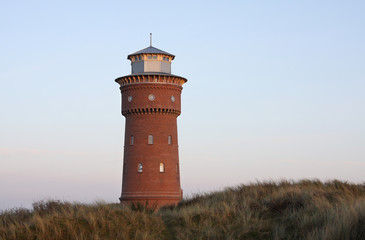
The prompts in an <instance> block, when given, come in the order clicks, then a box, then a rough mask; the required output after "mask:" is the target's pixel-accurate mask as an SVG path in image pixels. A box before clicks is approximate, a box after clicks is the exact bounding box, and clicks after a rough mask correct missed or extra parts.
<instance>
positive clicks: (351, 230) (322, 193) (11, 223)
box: [0, 180, 365, 240]
mask: <svg viewBox="0 0 365 240" xmlns="http://www.w3.org/2000/svg"><path fill="white" fill-rule="evenodd" d="M0 239H1V240H2V239H6V240H8V239H25V240H27V239H39V240H42V239H80V240H83V239H328V240H336V239H339V240H340V239H341V240H342V239H365V185H364V184H362V185H355V184H349V183H345V182H340V181H331V182H326V183H323V182H320V181H309V180H302V181H299V182H291V181H281V182H264V183H256V184H250V185H240V186H237V187H233V188H227V189H225V190H224V191H221V192H214V193H207V194H202V195H197V196H195V197H192V198H190V199H187V200H184V201H182V202H181V203H180V204H179V205H178V206H177V207H173V206H167V207H164V208H162V209H160V210H159V211H153V208H149V207H144V206H135V207H134V208H131V207H128V206H123V205H120V204H102V203H98V204H91V205H86V204H77V203H76V204H71V203H65V202H58V201H48V202H38V203H34V204H33V209H32V210H27V209H12V210H9V211H4V212H2V213H0Z"/></svg>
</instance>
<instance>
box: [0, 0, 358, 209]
mask: <svg viewBox="0 0 365 240" xmlns="http://www.w3.org/2000/svg"><path fill="white" fill-rule="evenodd" d="M364 12H365V2H364V1H329V0H328V1H318V0H315V1H311V0H309V1H308V0H306V1H289V0H288V1H280V0H278V1H199V2H198V1H0V36H1V37H0V56H1V57H0V83H1V85H0V114H1V115H0V116H1V117H0V209H5V208H10V207H16V206H24V207H29V206H30V205H31V203H32V202H33V201H36V200H41V199H45V198H53V199H61V200H69V201H82V202H91V201H94V200H105V201H112V202H116V201H118V197H119V196H120V191H121V189H120V188H121V167H122V150H123V144H124V143H123V134H124V117H123V116H122V115H121V114H120V92H119V89H118V84H116V83H115V82H114V79H115V78H117V77H119V76H122V75H127V74H129V73H130V62H129V61H128V60H127V55H128V54H130V53H133V52H135V51H138V50H140V49H143V48H145V47H147V46H148V45H149V33H150V32H152V33H153V45H154V46H155V47H157V48H160V49H162V50H164V51H167V52H170V53H172V54H174V55H176V58H175V60H174V61H173V65H172V72H173V73H174V74H176V75H181V76H183V77H186V78H187V79H188V80H189V81H188V83H187V84H186V85H184V90H183V94H182V115H181V116H180V117H179V119H178V128H179V145H180V164H181V181H182V188H183V189H184V192H185V195H191V194H194V193H197V192H205V191H211V190H218V189H222V188H224V187H225V186H232V185H237V184H240V183H249V182H254V181H256V180H259V181H262V180H278V179H301V178H318V179H321V180H328V179H333V178H336V179H340V180H348V181H351V182H364V181H365V178H364V176H365V174H364V172H365V124H364V122H365V108H364V106H365V67H364V66H365V44H364V43H365V15H364Z"/></svg>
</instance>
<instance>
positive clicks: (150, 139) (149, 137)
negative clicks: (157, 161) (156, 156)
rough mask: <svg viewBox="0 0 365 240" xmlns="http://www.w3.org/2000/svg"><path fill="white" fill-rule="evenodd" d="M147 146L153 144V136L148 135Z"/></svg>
mask: <svg viewBox="0 0 365 240" xmlns="http://www.w3.org/2000/svg"><path fill="white" fill-rule="evenodd" d="M148 144H153V135H151V134H150V135H148Z"/></svg>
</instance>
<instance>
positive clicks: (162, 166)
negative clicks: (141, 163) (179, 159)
mask: <svg viewBox="0 0 365 240" xmlns="http://www.w3.org/2000/svg"><path fill="white" fill-rule="evenodd" d="M164 172H165V164H164V163H163V162H162V163H160V173H164Z"/></svg>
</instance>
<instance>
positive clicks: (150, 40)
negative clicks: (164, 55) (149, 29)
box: [150, 33, 152, 47]
mask: <svg viewBox="0 0 365 240" xmlns="http://www.w3.org/2000/svg"><path fill="white" fill-rule="evenodd" d="M150 46H151V47H152V33H150Z"/></svg>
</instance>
